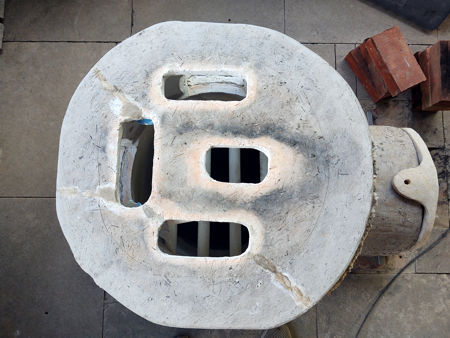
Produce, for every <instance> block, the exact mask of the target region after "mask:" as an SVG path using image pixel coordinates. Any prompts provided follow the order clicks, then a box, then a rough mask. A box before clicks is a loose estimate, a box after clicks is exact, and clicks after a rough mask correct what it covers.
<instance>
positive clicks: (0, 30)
mask: <svg viewBox="0 0 450 338" xmlns="http://www.w3.org/2000/svg"><path fill="white" fill-rule="evenodd" d="M4 31H5V26H3V24H2V23H0V49H2V47H3V33H4Z"/></svg>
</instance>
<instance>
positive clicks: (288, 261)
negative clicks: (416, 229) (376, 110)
mask: <svg viewBox="0 0 450 338" xmlns="http://www.w3.org/2000/svg"><path fill="white" fill-rule="evenodd" d="M170 74H173V75H177V74H181V75H183V74H187V75H195V76H203V75H205V76H213V77H214V76H219V77H223V76H231V77H233V80H232V82H233V83H234V84H240V83H245V86H246V89H245V92H246V96H245V98H244V99H243V100H241V101H198V100H169V99H167V98H166V97H165V95H164V81H165V78H167V76H168V75H170ZM196 79H197V80H198V77H197V78H196ZM142 119H146V120H152V122H153V124H154V128H155V143H154V162H153V180H152V193H151V197H150V199H149V200H148V202H146V203H145V204H144V205H142V206H139V207H135V208H129V207H126V206H124V205H122V204H121V203H120V201H119V199H118V195H119V192H118V189H119V188H118V186H119V184H118V179H119V176H120V167H119V163H120V158H119V157H120V149H119V148H120V146H119V144H120V139H121V133H122V129H121V128H122V126H123V123H125V122H127V121H132V120H142ZM214 146H223V147H230V148H232V147H237V148H248V147H250V148H255V149H258V150H260V151H262V152H263V153H264V154H265V155H266V156H267V158H268V173H267V176H266V177H265V179H264V180H263V181H262V182H261V183H259V184H245V183H241V184H239V183H224V182H218V181H215V180H213V179H212V178H211V177H210V176H209V175H208V173H207V172H206V169H205V156H206V155H205V154H206V153H207V151H208V150H209V149H210V148H211V147H214ZM372 184H373V178H372V157H371V142H370V136H369V131H368V125H367V122H366V119H365V116H364V114H363V111H362V109H361V107H360V105H359V103H358V101H357V99H356V97H355V95H354V94H353V92H352V90H351V89H350V87H349V86H348V85H347V83H346V82H345V81H344V80H343V79H342V78H341V77H340V75H339V74H338V73H337V72H336V71H335V70H334V69H333V68H331V67H330V66H329V65H328V64H327V63H326V62H325V61H324V60H322V59H321V58H320V57H319V56H317V55H316V54H314V53H313V52H311V51H310V50H309V49H307V48H306V47H304V46H302V45H301V44H300V43H298V42H296V41H295V40H293V39H291V38H289V37H287V36H285V35H283V34H281V33H278V32H275V31H272V30H269V29H265V28H260V27H255V26H250V25H231V24H211V23H184V22H167V23H162V24H158V25H155V26H152V27H150V28H148V29H146V30H144V31H142V32H140V33H138V34H136V35H134V36H132V37H131V38H129V39H127V40H125V41H124V42H122V43H121V44H119V45H118V46H117V47H115V48H113V49H112V50H111V51H110V52H109V53H108V54H106V55H105V56H104V57H103V58H102V59H101V60H100V61H99V62H98V63H97V64H96V65H95V66H94V67H93V69H92V70H91V71H90V72H89V73H88V74H87V76H86V77H85V78H84V79H83V81H82V82H81V84H80V85H79V87H78V89H77V90H76V92H75V94H74V96H73V97H72V100H71V102H70V104H69V107H68V110H67V113H66V116H65V119H64V123H63V126H62V131H61V139H60V151H59V162H58V180H57V212H58V217H59V220H60V223H61V227H62V229H63V232H64V234H65V236H66V238H67V240H68V242H69V244H70V247H71V249H72V251H73V253H74V256H75V259H76V260H77V262H78V263H79V264H80V266H81V267H82V268H83V269H84V270H85V271H86V272H87V273H89V274H90V275H91V276H92V277H93V278H94V280H95V282H96V283H97V284H98V285H99V286H100V287H102V288H104V289H105V290H106V291H107V292H108V293H110V294H111V295H112V296H113V297H114V298H116V299H117V300H118V301H120V302H121V303H123V304H124V305H125V306H127V307H128V308H129V309H131V310H133V311H134V312H136V313H137V314H139V315H141V316H143V317H145V318H147V319H148V320H150V321H152V322H155V323H158V324H163V325H168V326H177V327H196V328H246V329H257V328H258V329H260V328H270V327H274V326H277V325H280V324H282V323H284V322H287V321H289V320H292V319H293V318H295V317H297V316H299V315H301V314H302V313H304V312H305V311H307V310H308V309H309V308H311V307H312V306H313V305H314V304H315V303H317V302H318V301H319V300H320V299H321V298H322V297H323V296H324V295H325V294H326V293H327V292H328V291H329V290H330V289H331V288H332V287H333V286H334V285H335V283H336V282H337V281H338V280H339V278H340V277H341V276H342V274H343V273H344V272H345V270H346V269H347V267H348V265H349V263H350V261H351V260H352V258H353V257H354V255H355V252H356V250H357V248H358V246H359V244H360V241H361V238H362V235H363V233H364V231H365V227H366V222H367V219H368V215H369V212H370V208H371V201H372ZM168 220H169V221H170V220H184V221H218V222H235V223H240V224H243V225H245V226H246V227H247V229H248V230H249V235H250V240H249V246H248V249H247V250H246V251H245V252H244V253H243V254H242V255H239V256H234V257H220V258H217V257H186V256H175V255H168V254H166V253H163V252H162V251H161V250H160V249H159V247H158V243H157V241H158V231H159V228H160V227H161V225H162V224H163V223H164V222H165V221H168Z"/></svg>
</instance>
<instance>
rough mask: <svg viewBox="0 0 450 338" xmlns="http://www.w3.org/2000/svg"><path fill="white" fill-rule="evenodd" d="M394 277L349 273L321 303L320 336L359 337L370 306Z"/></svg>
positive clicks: (319, 307) (318, 312) (318, 320)
mask: <svg viewBox="0 0 450 338" xmlns="http://www.w3.org/2000/svg"><path fill="white" fill-rule="evenodd" d="M390 278H391V275H367V274H349V275H347V276H346V277H345V279H344V281H343V282H342V284H341V285H340V286H339V287H338V288H337V289H336V290H335V291H333V292H332V293H331V294H330V295H328V296H326V297H325V298H323V299H322V300H321V301H320V303H319V304H318V311H317V329H318V332H317V334H318V337H355V335H356V332H357V330H358V326H359V325H360V323H361V322H362V320H363V318H364V315H365V313H366V312H367V310H368V309H369V306H370V304H371V303H372V302H373V300H374V299H375V297H376V295H377V293H378V292H379V291H380V290H381V289H382V288H383V287H384V286H385V285H386V284H387V283H388V281H389V279H390Z"/></svg>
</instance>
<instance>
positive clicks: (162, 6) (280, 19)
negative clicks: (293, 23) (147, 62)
mask: <svg viewBox="0 0 450 338" xmlns="http://www.w3.org/2000/svg"><path fill="white" fill-rule="evenodd" d="M133 9H134V25H133V33H136V32H139V31H140V30H142V29H144V28H147V27H149V26H151V25H154V24H156V23H159V22H163V21H171V20H181V21H208V22H231V23H246V24H252V25H258V26H263V27H268V28H271V29H275V30H278V31H280V32H283V30H284V3H283V1H282V0H276V1H272V0H262V1H258V0H250V1H239V0H230V1H219V0H213V1H209V0H188V1H181V0H155V1H151V2H149V1H146V0H134V1H133Z"/></svg>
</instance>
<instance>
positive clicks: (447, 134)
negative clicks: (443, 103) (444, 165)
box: [442, 111, 450, 149]
mask: <svg viewBox="0 0 450 338" xmlns="http://www.w3.org/2000/svg"><path fill="white" fill-rule="evenodd" d="M442 115H443V119H444V138H445V147H446V148H447V149H450V112H445V111H444V112H442Z"/></svg>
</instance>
